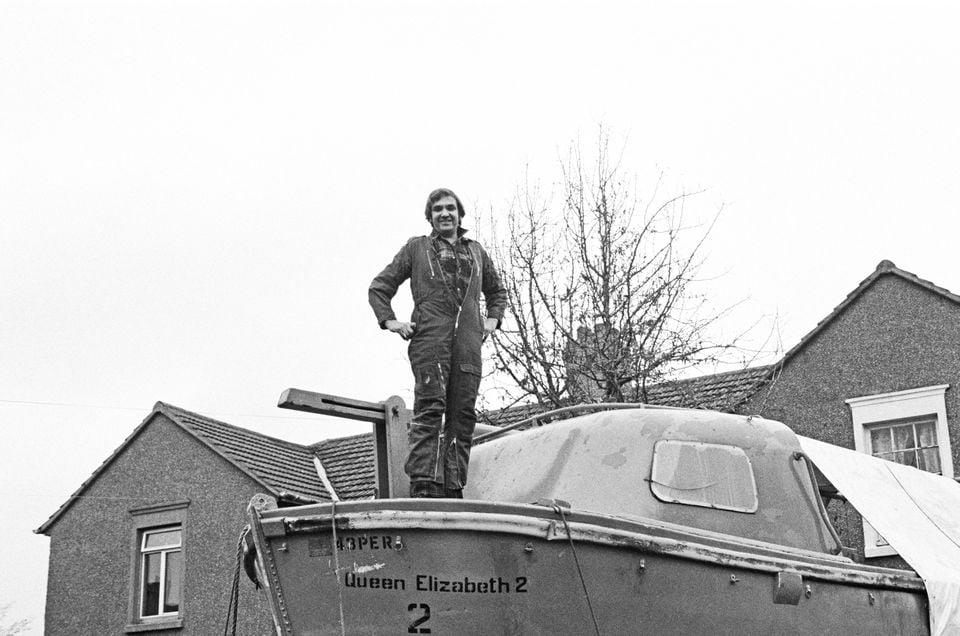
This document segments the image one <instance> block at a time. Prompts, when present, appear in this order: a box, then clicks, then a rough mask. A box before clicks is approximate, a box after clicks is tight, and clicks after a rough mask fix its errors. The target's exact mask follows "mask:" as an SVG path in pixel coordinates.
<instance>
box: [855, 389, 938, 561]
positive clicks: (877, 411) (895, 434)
mask: <svg viewBox="0 0 960 636" xmlns="http://www.w3.org/2000/svg"><path fill="white" fill-rule="evenodd" d="M949 387H950V385H949V384H939V385H936V386H927V387H920V388H917V389H909V390H907V391H896V392H894V393H880V394H877V395H866V396H863V397H857V398H852V399H849V400H847V404H849V405H850V412H851V415H852V418H853V443H854V447H855V448H856V449H857V451H859V452H861V453H867V454H868V455H874V456H876V457H881V458H883V459H886V460H889V461H892V462H896V463H898V464H906V465H908V466H913V467H914V468H919V469H920V470H925V471H927V472H931V473H937V474H939V475H943V476H945V477H950V478H951V479H952V478H953V457H952V455H951V452H950V434H949V432H948V430H947V407H946V400H945V394H946V391H947V389H948V388H949ZM863 543H864V548H863V552H864V556H866V557H879V556H889V555H892V554H896V551H895V550H894V549H893V548H891V547H890V545H889V544H887V542H886V541H884V539H883V537H881V536H880V535H879V534H878V533H877V531H876V530H874V529H873V527H872V526H871V525H870V524H869V523H867V522H866V521H864V522H863Z"/></svg>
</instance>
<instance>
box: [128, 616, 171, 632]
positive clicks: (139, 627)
mask: <svg viewBox="0 0 960 636" xmlns="http://www.w3.org/2000/svg"><path fill="white" fill-rule="evenodd" d="M182 627H183V619H182V618H179V617H178V618H163V619H160V620H155V621H148V622H143V623H131V624H129V625H127V626H126V627H124V628H123V631H124V633H125V634H136V633H139V632H156V631H160V630H161V629H181V628H182Z"/></svg>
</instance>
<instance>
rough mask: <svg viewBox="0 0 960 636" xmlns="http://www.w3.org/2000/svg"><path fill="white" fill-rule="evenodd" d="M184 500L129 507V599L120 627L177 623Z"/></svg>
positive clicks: (185, 539)
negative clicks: (122, 625) (123, 620)
mask: <svg viewBox="0 0 960 636" xmlns="http://www.w3.org/2000/svg"><path fill="white" fill-rule="evenodd" d="M189 505H190V502H189V501H174V502H169V503H163V504H158V505H155V506H147V507H143V508H134V509H132V510H130V521H131V537H130V602H129V603H130V604H129V619H128V621H127V625H126V627H124V632H125V633H127V634H131V633H138V632H152V631H158V630H159V631H162V630H167V629H179V628H181V627H183V615H184V599H185V594H184V592H185V588H184V580H185V572H186V569H187V560H186V554H187V551H188V550H189V549H190V546H189V536H190V534H189V533H188V532H187V527H188V526H187V508H188V507H189Z"/></svg>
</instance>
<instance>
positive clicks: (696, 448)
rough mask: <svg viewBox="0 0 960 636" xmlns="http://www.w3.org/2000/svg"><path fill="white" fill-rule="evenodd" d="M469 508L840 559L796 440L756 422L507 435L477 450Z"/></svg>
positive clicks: (571, 426)
mask: <svg viewBox="0 0 960 636" xmlns="http://www.w3.org/2000/svg"><path fill="white" fill-rule="evenodd" d="M464 497H466V498H475V499H483V500H487V501H503V502H515V503H534V502H536V501H538V500H540V499H544V498H546V499H560V500H563V501H566V502H569V503H570V505H571V508H572V509H573V510H582V511H586V512H592V513H599V514H605V515H612V516H617V517H624V518H632V519H644V520H653V521H660V522H667V523H674V524H679V525H683V526H687V527H691V528H698V529H702V530H708V531H711V532H720V533H723V534H728V535H733V536H737V537H742V538H747V539H752V540H757V541H763V542H768V543H774V544H778V545H785V546H790V547H794V548H800V549H805V550H813V551H816V552H824V553H836V552H838V551H839V545H837V543H836V540H835V539H834V535H833V533H832V531H831V528H830V527H829V525H828V523H829V522H828V521H827V520H826V519H825V517H824V515H823V514H822V504H821V502H820V500H819V494H818V493H817V491H816V489H815V485H814V483H813V479H812V473H811V468H810V464H809V461H808V460H807V459H806V457H805V456H804V455H803V452H802V450H801V448H800V443H799V440H798V439H797V436H796V435H795V434H794V433H793V432H792V431H791V430H790V429H789V428H787V427H786V426H784V425H783V424H781V423H779V422H774V421H771V420H765V419H762V418H758V417H748V416H742V415H730V414H724V413H717V412H713V411H697V410H683V409H651V408H638V409H625V410H615V411H603V412H599V413H592V414H589V415H583V416H580V417H576V418H572V419H569V420H565V421H561V422H555V423H552V424H549V425H547V426H543V427H539V428H534V429H530V430H527V431H523V432H520V433H515V434H512V435H504V436H501V437H499V438H497V439H493V440H490V441H488V442H485V443H482V444H479V445H477V446H476V447H475V448H474V449H473V453H472V459H471V466H470V480H469V483H468V484H467V488H466V489H465V491H464Z"/></svg>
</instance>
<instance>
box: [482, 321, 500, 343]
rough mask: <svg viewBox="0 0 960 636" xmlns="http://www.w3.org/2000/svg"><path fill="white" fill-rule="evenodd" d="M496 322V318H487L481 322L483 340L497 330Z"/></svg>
mask: <svg viewBox="0 0 960 636" xmlns="http://www.w3.org/2000/svg"><path fill="white" fill-rule="evenodd" d="M497 323H498V320H497V319H496V318H487V319H486V320H484V321H483V339H484V340H486V339H487V338H488V337H489V336H490V334H492V333H493V332H494V331H496V330H497Z"/></svg>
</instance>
